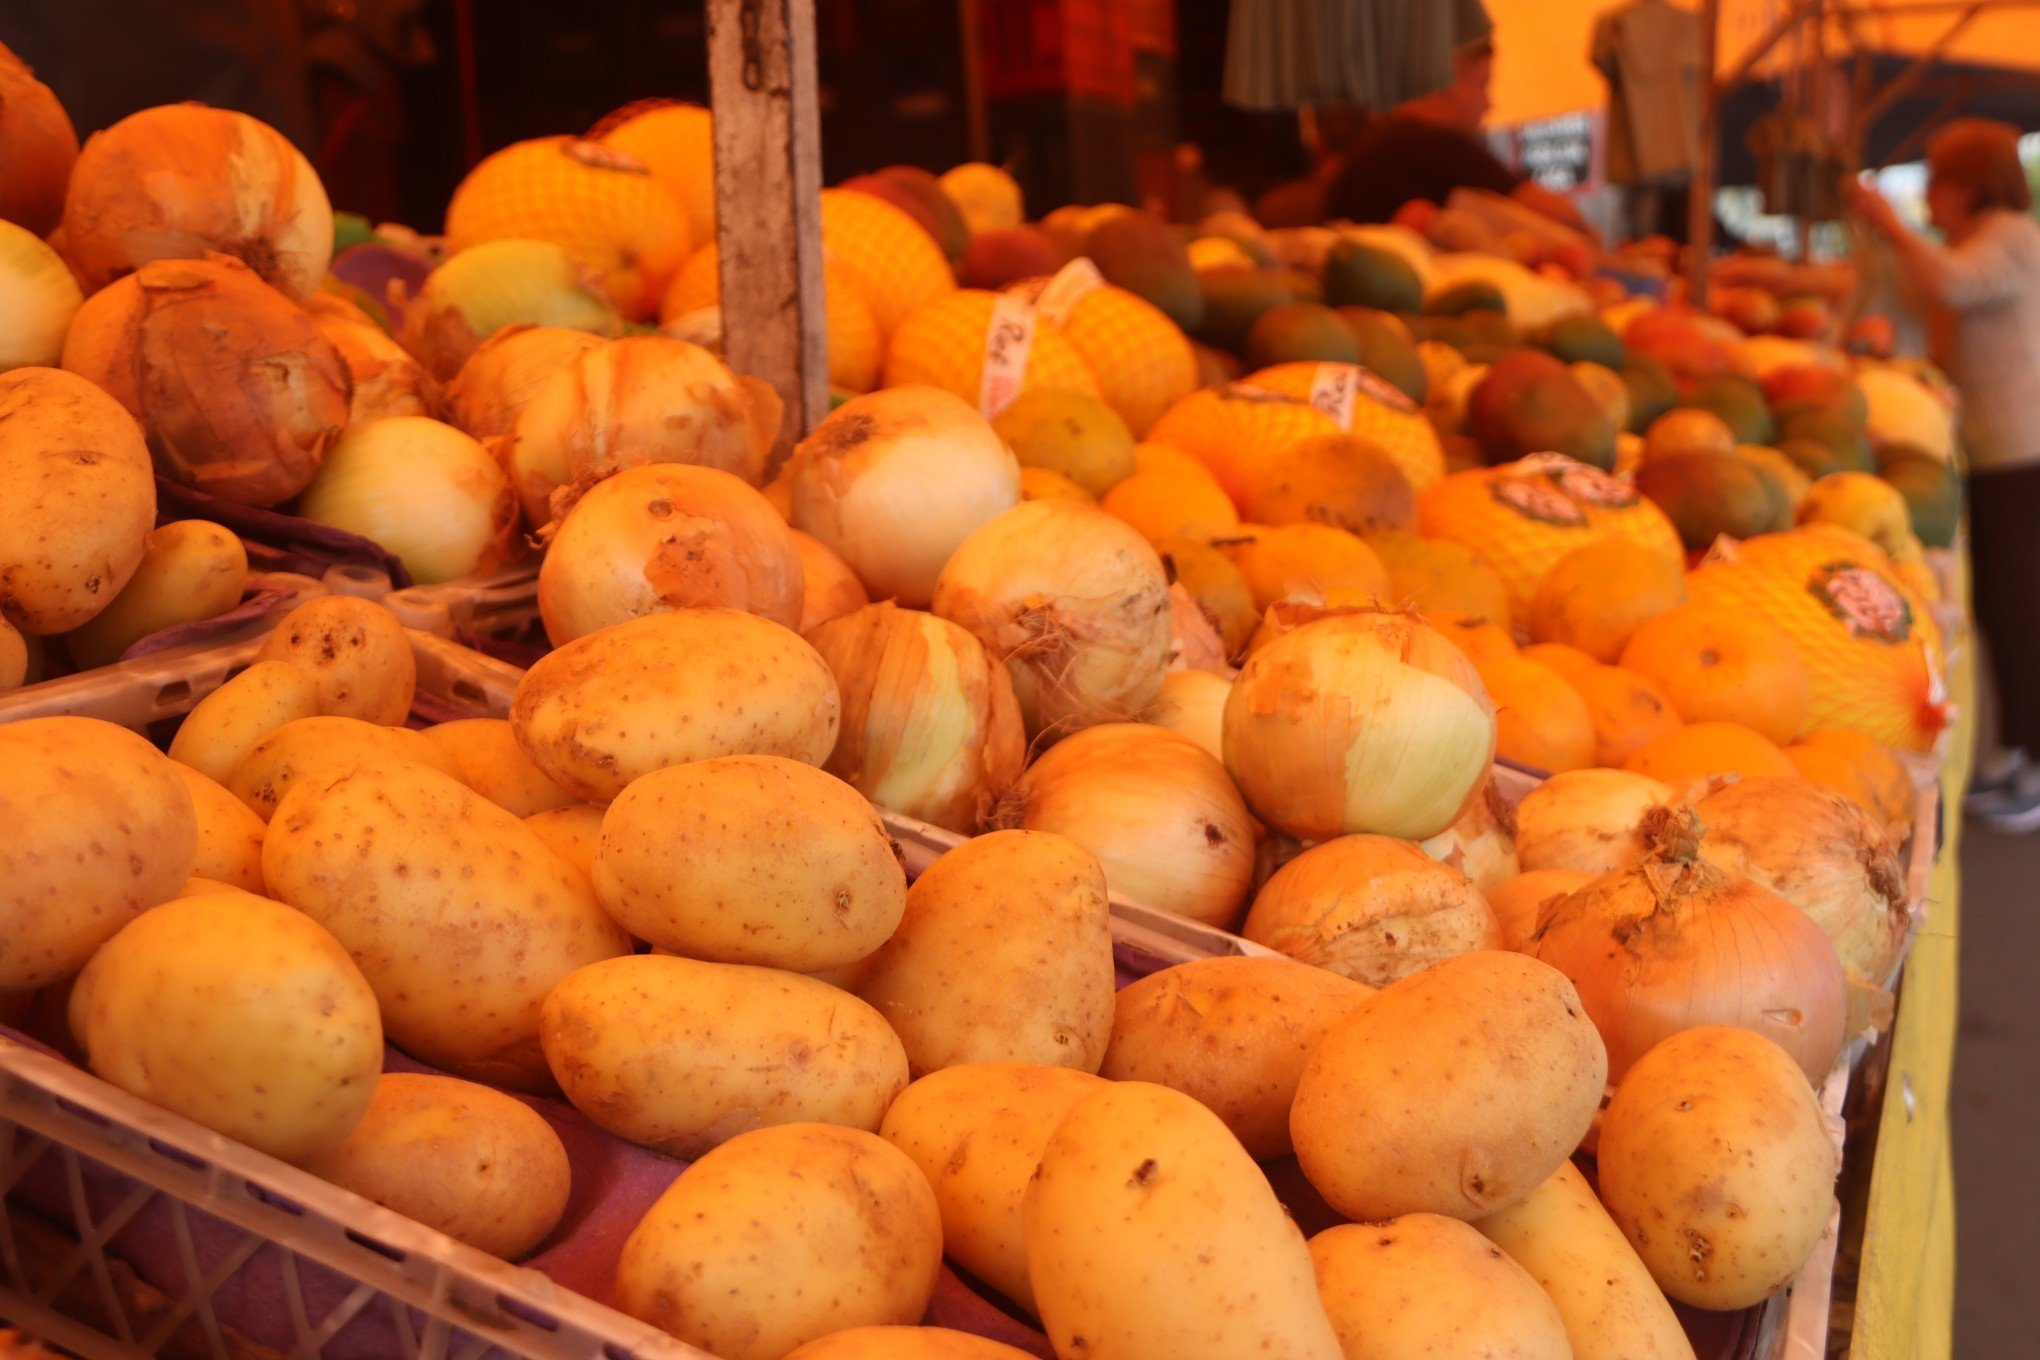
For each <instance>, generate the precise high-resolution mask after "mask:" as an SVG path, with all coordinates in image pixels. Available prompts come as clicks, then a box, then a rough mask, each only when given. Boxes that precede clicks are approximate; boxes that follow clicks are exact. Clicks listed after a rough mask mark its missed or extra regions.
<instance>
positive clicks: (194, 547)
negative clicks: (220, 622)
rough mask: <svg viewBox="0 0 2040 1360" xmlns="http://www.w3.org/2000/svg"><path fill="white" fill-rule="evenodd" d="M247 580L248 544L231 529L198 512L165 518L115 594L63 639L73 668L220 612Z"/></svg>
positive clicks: (111, 658) (102, 662)
mask: <svg viewBox="0 0 2040 1360" xmlns="http://www.w3.org/2000/svg"><path fill="white" fill-rule="evenodd" d="M247 581H248V550H247V549H246V548H244V547H242V546H241V540H240V539H238V538H236V537H234V534H233V531H232V530H230V529H227V528H224V527H222V526H221V525H218V524H214V523H212V522H211V521H209V520H202V519H181V520H178V521H176V522H175V523H172V524H165V525H163V526H162V527H161V528H159V529H157V530H156V532H155V534H154V535H153V536H152V537H151V538H150V539H149V550H148V551H147V552H145V553H143V554H142V561H141V565H140V566H138V567H136V568H135V574H134V575H133V576H132V577H131V578H129V580H128V583H127V585H126V586H125V587H123V588H122V590H121V592H120V594H118V595H116V596H114V597H113V602H112V603H111V604H109V605H107V606H106V608H104V609H102V610H100V611H99V612H98V613H97V614H95V615H94V616H93V617H92V618H91V619H89V620H87V621H86V622H85V623H82V624H80V625H79V626H78V627H76V628H74V629H72V630H71V631H70V633H69V634H68V635H66V637H65V639H64V645H65V647H66V649H68V650H69V652H70V653H71V661H72V663H73V664H74V665H76V666H78V667H79V668H80V669H84V668H87V667H91V666H109V665H112V664H113V663H114V662H116V661H118V660H120V657H121V653H122V652H125V651H126V650H127V649H128V648H130V647H132V646H133V645H134V644H135V643H137V642H139V641H141V640H142V639H143V638H145V637H147V636H149V634H151V633H157V632H161V631H162V630H163V629H165V628H174V627H175V626H177V625H178V624H180V623H195V622H197V621H198V620H200V619H210V618H217V617H218V616H219V615H221V614H224V613H226V612H227V611H228V610H229V609H232V608H233V607H234V606H235V605H237V604H239V603H240V602H241V589H242V587H243V586H245V585H246V584H247Z"/></svg>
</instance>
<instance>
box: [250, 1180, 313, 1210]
mask: <svg viewBox="0 0 2040 1360" xmlns="http://www.w3.org/2000/svg"><path fill="white" fill-rule="evenodd" d="M248 1193H249V1194H250V1195H252V1196H253V1197H254V1198H256V1199H258V1200H261V1201H262V1202H263V1203H264V1204H267V1205H268V1206H269V1207H270V1208H272V1209H281V1210H283V1211H284V1212H285V1213H287V1214H291V1215H294V1216H296V1217H299V1218H302V1217H303V1216H304V1212H305V1206H304V1205H302V1204H299V1203H298V1202H297V1201H296V1200H294V1199H290V1198H288V1197H286V1196H284V1195H279V1194H277V1193H276V1192H275V1191H274V1190H265V1189H263V1188H262V1187H261V1186H259V1185H253V1184H250V1185H249V1186H248Z"/></svg>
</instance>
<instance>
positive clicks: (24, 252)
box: [0, 49, 85, 373]
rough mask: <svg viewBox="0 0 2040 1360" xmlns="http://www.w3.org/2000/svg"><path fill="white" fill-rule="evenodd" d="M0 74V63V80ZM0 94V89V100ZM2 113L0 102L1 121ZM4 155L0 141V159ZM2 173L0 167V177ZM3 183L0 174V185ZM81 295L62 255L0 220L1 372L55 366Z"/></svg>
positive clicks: (2, 70) (1, 71)
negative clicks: (65, 333) (12, 369)
mask: <svg viewBox="0 0 2040 1360" xmlns="http://www.w3.org/2000/svg"><path fill="white" fill-rule="evenodd" d="M4 50H5V49H0V51H4ZM4 75H5V68H4V66H0V81H4ZM5 98H6V96H5V95H4V94H0V101H4V100H5ZM4 116H5V109H4V104H0V121H4ZM4 135H5V134H4V133H0V137H4ZM5 156H6V151H5V146H4V143H0V160H4V158H5ZM5 173H6V172H5V170H4V169H0V176H4V175H5ZM4 183H5V181H4V179H0V185H4ZM84 300H85V295H84V294H83V293H81V292H79V291H78V280H76V279H75V278H72V277H71V270H70V266H68V265H66V264H65V263H64V260H63V257H62V256H60V255H58V254H57V252H56V251H54V250H51V249H50V248H49V247H48V246H46V245H44V244H43V243H42V242H41V241H39V240H37V239H36V238H35V237H34V236H33V235H31V234H30V233H29V232H28V231H27V230H26V229H25V228H22V227H17V226H15V225H14V224H13V223H12V222H0V373H5V372H6V371H7V370H9V369H10V368H55V367H56V366H57V361H58V360H59V359H60V358H62V357H63V353H64V332H66V331H67V330H69V329H70V328H71V318H72V317H74V316H76V315H77V314H78V304H79V303H81V302H83V301H84Z"/></svg>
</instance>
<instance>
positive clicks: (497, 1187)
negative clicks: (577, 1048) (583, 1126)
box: [304, 1072, 571, 1261]
mask: <svg viewBox="0 0 2040 1360" xmlns="http://www.w3.org/2000/svg"><path fill="white" fill-rule="evenodd" d="M304 1168H305V1170H307V1171H309V1172H311V1173H312V1174H313V1175H314V1176H317V1177H319V1178H320V1179H321V1180H328V1181H331V1182H332V1183H333V1184H335V1185H337V1186H340V1187H341V1188H342V1189H345V1190H352V1191H353V1192H354V1193H355V1194H357V1195H360V1196H361V1197H362V1198H363V1199H369V1200H374V1201H375V1202H376V1203H377V1204H380V1205H382V1206H383V1207H384V1208H385V1209H393V1210H395V1211H396V1212H398V1213H400V1214H403V1215H404V1216H406V1217H407V1218H415V1219H417V1220H418V1221H419V1222H420V1223H423V1224H424V1225H425V1226H426V1227H428V1228H437V1229H438V1230H439V1231H440V1232H443V1233H445V1234H446V1235H447V1236H448V1237H451V1238H453V1239H454V1240H455V1241H459V1242H465V1243H467V1244H468V1245H469V1246H471V1247H473V1248H475V1249H476V1250H477V1251H486V1252H488V1253H489V1254H490V1255H491V1256H501V1257H503V1258H504V1259H505V1260H512V1261H514V1260H516V1259H517V1258H518V1257H520V1256H522V1255H524V1254H525V1253H526V1252H528V1251H530V1250H531V1249H532V1248H533V1247H535V1246H537V1245H538V1244H539V1243H540V1242H541V1241H543V1240H544V1239H545V1235H546V1234H547V1233H549V1232H551V1231H552V1230H553V1227H554V1225H555V1224H557V1223H558V1222H559V1221H560V1215H561V1214H563V1213H565V1212H566V1208H567V1191H568V1190H569V1189H570V1188H571V1177H570V1173H569V1170H568V1166H567V1149H566V1147H565V1146H564V1145H563V1144H562V1143H561V1142H560V1136H559V1135H558V1134H557V1133H554V1132H553V1127H552V1125H550V1124H548V1123H546V1121H545V1117H544V1116H543V1115H541V1114H539V1113H538V1111H536V1110H534V1109H532V1108H531V1107H530V1106H529V1105H526V1104H525V1103H524V1102H523V1101H521V1100H519V1099H517V1098H516V1097H515V1096H509V1095H505V1094H503V1093H502V1092H501V1091H493V1090H490V1089H489V1088H488V1087H486V1086H478V1085H476V1084H475V1083H474V1082H471V1081H461V1080H460V1079H459V1078H457V1077H439V1076H427V1075H424V1074H422V1073H415V1072H389V1073H385V1074H384V1075H383V1077H382V1079H381V1080H380V1081H379V1082H377V1083H376V1087H375V1099H374V1100H372V1101H370V1102H369V1106H368V1112H367V1113H366V1114H365V1115H363V1116H362V1120H361V1122H360V1123H359V1124H357V1125H355V1126H354V1132H353V1133H351V1134H349V1135H348V1136H347V1140H346V1141H345V1142H343V1143H341V1144H340V1146H338V1147H336V1148H334V1149H333V1150H332V1151H330V1152H325V1153H322V1154H320V1155H319V1156H316V1157H312V1158H308V1159H307V1160H306V1161H305V1162H304Z"/></svg>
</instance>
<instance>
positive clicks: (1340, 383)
mask: <svg viewBox="0 0 2040 1360" xmlns="http://www.w3.org/2000/svg"><path fill="white" fill-rule="evenodd" d="M1358 373H1359V370H1358V369H1356V368H1354V367H1353V365H1351V364H1319V365H1318V366H1317V371H1316V372H1314V373H1312V374H1311V378H1310V404H1311V405H1312V406H1315V407H1316V408H1317V409H1318V410H1320V411H1323V412H1324V413H1325V414H1326V415H1328V416H1330V417H1331V418H1332V420H1333V421H1334V422H1336V423H1337V425H1338V427H1339V428H1340V429H1342V430H1350V429H1352V428H1353V398H1354V397H1355V396H1356V395H1358V393H1359V391H1360V385H1359V383H1357V382H1355V381H1354V379H1355V378H1356V377H1357V376H1358Z"/></svg>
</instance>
